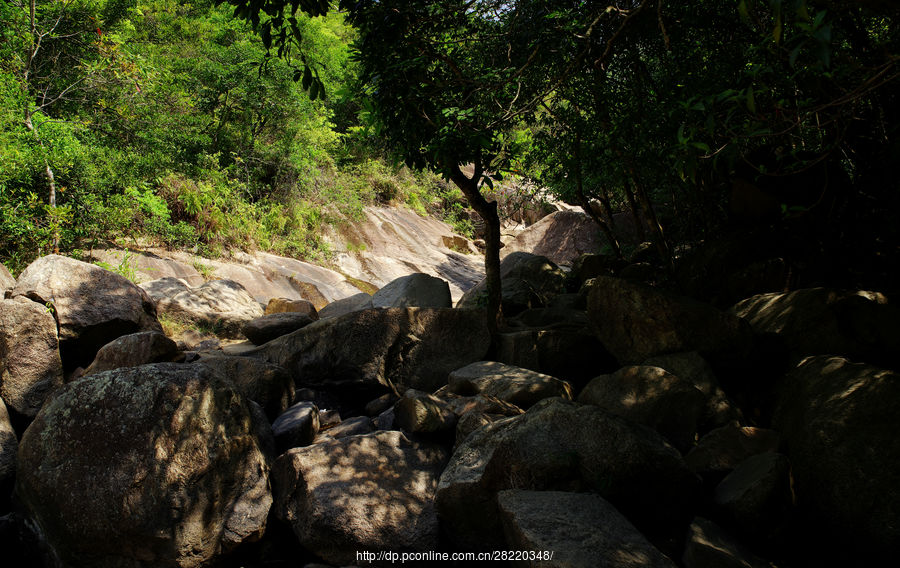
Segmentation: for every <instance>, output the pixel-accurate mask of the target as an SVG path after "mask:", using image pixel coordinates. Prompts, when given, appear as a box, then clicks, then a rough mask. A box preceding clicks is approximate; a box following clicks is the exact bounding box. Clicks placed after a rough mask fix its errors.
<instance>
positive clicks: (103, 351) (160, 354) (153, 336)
mask: <svg viewBox="0 0 900 568" xmlns="http://www.w3.org/2000/svg"><path fill="white" fill-rule="evenodd" d="M177 355H178V347H177V346H176V345H175V342H174V341H172V340H171V339H169V338H168V337H166V336H165V334H163V333H162V332H159V331H140V332H138V333H132V334H129V335H123V336H122V337H119V338H117V339H114V340H112V341H111V342H109V343H107V344H106V345H104V346H103V347H101V348H100V351H97V356H96V357H94V362H93V363H91V365H90V366H89V367H88V368H87V369H85V371H84V374H85V375H93V374H95V373H99V372H101V371H109V370H111V369H119V368H121V367H137V366H138V365H146V364H147V363H165V362H168V361H173V360H175V358H176V356H177Z"/></svg>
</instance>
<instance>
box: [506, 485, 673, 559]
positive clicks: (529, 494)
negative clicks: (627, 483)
mask: <svg viewBox="0 0 900 568" xmlns="http://www.w3.org/2000/svg"><path fill="white" fill-rule="evenodd" d="M497 503H498V506H499V509H500V519H501V522H502V524H503V533H504V535H505V536H506V545H507V549H509V550H525V551H542V552H543V551H547V552H551V551H552V557H551V558H549V559H546V558H544V557H542V558H541V560H537V561H535V562H534V564H536V565H538V566H546V567H548V568H596V567H597V566H615V567H616V568H675V563H674V562H672V561H671V560H669V559H668V558H666V557H665V556H664V555H663V554H662V553H661V552H659V551H658V550H657V549H656V548H654V546H653V545H652V544H650V542H649V541H648V540H647V539H646V538H645V537H644V535H642V534H641V533H640V532H638V530H637V529H636V528H634V525H632V524H631V523H630V522H628V519H626V518H625V517H624V516H623V515H622V514H621V513H619V512H618V511H617V510H616V509H615V507H613V506H612V505H610V504H609V503H608V502H607V501H606V500H605V499H603V498H602V497H600V496H599V495H593V494H585V493H565V492H560V491H523V490H520V489H510V490H506V491H501V492H500V493H498V494H497Z"/></svg>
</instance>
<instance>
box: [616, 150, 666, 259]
mask: <svg viewBox="0 0 900 568" xmlns="http://www.w3.org/2000/svg"><path fill="white" fill-rule="evenodd" d="M626 163H627V166H628V173H629V174H630V175H631V182H632V183H633V184H634V189H635V192H636V193H637V198H638V201H639V202H640V204H641V209H643V210H644V215H645V216H646V219H647V225H648V226H649V229H650V231H651V232H652V233H653V241H654V244H656V250H657V252H658V253H659V258H660V259H661V260H662V261H663V264H664V265H665V267H666V270H668V271H669V273H670V274H674V273H675V265H674V264H673V263H672V253H671V251H670V250H669V243H668V242H667V241H666V237H665V235H664V234H663V228H662V225H660V224H659V219H658V218H657V217H656V212H655V211H654V210H653V204H652V203H651V202H650V196H649V195H647V191H646V190H645V189H644V186H643V184H641V182H640V180H638V179H637V172H635V170H634V166H633V165H632V164H631V163H628V162H626Z"/></svg>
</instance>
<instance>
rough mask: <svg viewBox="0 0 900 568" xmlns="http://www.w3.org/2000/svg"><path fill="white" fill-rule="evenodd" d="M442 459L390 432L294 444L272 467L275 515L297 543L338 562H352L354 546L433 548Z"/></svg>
mask: <svg viewBox="0 0 900 568" xmlns="http://www.w3.org/2000/svg"><path fill="white" fill-rule="evenodd" d="M446 459H447V453H446V451H445V450H443V449H442V448H440V447H439V446H432V445H427V444H418V443H414V442H410V441H409V440H408V439H407V438H406V436H404V435H403V434H402V433H400V432H397V431H393V432H385V431H381V432H374V433H371V434H364V435H359V436H350V437H348V438H340V439H336V440H327V441H324V442H322V443H319V444H315V445H313V446H309V447H306V448H296V449H293V450H290V451H288V452H287V453H285V454H283V455H282V456H281V457H279V458H278V460H276V462H275V466H274V467H273V470H272V486H273V490H274V492H275V514H276V515H277V516H278V517H279V518H280V519H282V520H283V521H285V522H287V523H289V524H290V525H291V527H293V529H294V533H295V534H296V535H297V538H298V539H299V540H300V544H302V545H303V547H304V548H306V549H307V550H310V551H311V552H313V553H315V554H316V555H317V556H319V557H320V558H321V559H323V560H325V561H326V562H329V563H331V564H335V565H339V566H343V565H347V564H352V563H355V562H357V557H356V551H359V550H373V551H374V550H391V551H394V552H407V551H417V552H423V551H429V550H435V549H437V547H438V520H437V516H436V515H435V511H434V503H433V497H434V491H435V489H436V487H437V482H438V476H439V475H440V471H441V469H442V468H443V466H444V464H445V463H446Z"/></svg>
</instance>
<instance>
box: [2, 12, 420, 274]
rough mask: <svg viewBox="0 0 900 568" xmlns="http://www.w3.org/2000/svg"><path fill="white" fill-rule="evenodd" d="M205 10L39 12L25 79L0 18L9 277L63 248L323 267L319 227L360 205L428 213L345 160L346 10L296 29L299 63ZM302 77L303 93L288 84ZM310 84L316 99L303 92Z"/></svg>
mask: <svg viewBox="0 0 900 568" xmlns="http://www.w3.org/2000/svg"><path fill="white" fill-rule="evenodd" d="M213 4H214V3H213V2H211V1H198V2H193V3H191V4H185V3H181V2H176V1H174V0H147V1H145V0H127V1H126V0H108V1H103V0H73V1H71V2H66V3H55V2H49V1H46V0H45V1H39V2H38V3H37V5H38V24H39V25H41V26H45V25H48V24H52V23H53V22H55V21H56V18H60V20H59V22H60V24H59V27H58V31H56V32H54V33H53V34H50V35H48V36H47V37H46V38H44V40H43V41H44V43H43V45H42V47H41V51H40V52H39V55H40V57H38V58H37V59H36V60H35V62H34V68H35V69H39V70H40V73H38V74H37V75H31V76H30V77H29V78H27V79H26V74H25V72H24V70H25V67H26V63H27V49H28V46H29V45H32V44H31V43H30V42H31V41H32V38H31V36H30V32H29V30H30V27H29V23H28V21H27V20H28V18H27V13H26V12H25V11H23V10H22V9H20V8H17V7H16V6H14V5H13V4H10V3H3V4H2V5H0V30H2V32H0V33H2V35H3V37H2V40H3V41H2V42H0V257H2V258H4V259H5V260H6V261H7V262H8V264H10V266H11V267H13V268H14V269H18V270H20V269H21V268H22V267H24V265H26V264H27V263H28V262H30V261H31V260H32V259H33V258H35V257H36V256H39V255H42V254H46V253H48V252H50V251H51V248H52V244H53V241H54V239H55V237H56V235H57V234H58V236H59V238H60V247H61V248H62V249H63V250H75V249H77V248H89V247H94V246H98V245H101V244H108V243H110V242H115V241H117V240H119V239H126V240H128V241H132V242H135V241H140V242H147V241H148V240H149V241H150V242H154V243H155V244H157V245H161V246H167V247H174V248H191V249H195V250H197V251H198V252H200V251H202V252H204V253H209V254H215V253H216V252H218V251H223V250H225V249H227V248H246V249H252V248H262V249H266V250H270V251H273V252H276V253H280V254H288V255H292V256H298V257H302V258H323V257H327V256H328V255H329V254H330V250H329V249H328V246H327V245H326V243H325V241H324V240H323V238H322V234H323V233H324V227H325V226H326V225H328V224H333V223H337V222H339V221H340V220H341V219H344V218H347V217H349V218H351V219H358V218H360V217H361V216H362V212H363V208H364V207H365V206H366V205H367V204H370V203H373V202H375V201H382V202H388V201H391V202H400V203H407V204H408V205H409V206H410V207H412V208H414V209H415V210H417V211H419V212H421V213H424V212H425V210H426V209H427V208H429V207H431V204H432V202H433V201H434V200H433V198H431V197H430V196H429V194H428V191H429V190H430V187H431V186H430V185H429V186H422V185H421V184H420V183H419V182H420V181H422V180H420V179H419V178H418V177H417V176H418V175H419V174H414V173H411V172H404V171H401V170H398V169H397V168H394V167H391V166H389V165H386V164H385V163H384V162H383V161H382V160H380V159H379V158H378V152H377V151H375V152H373V151H370V150H368V149H366V146H367V145H368V141H365V140H357V142H356V143H355V145H354V150H353V152H354V153H356V155H355V156H353V155H351V153H350V151H348V150H346V149H343V147H344V142H343V140H344V139H345V138H344V137H345V135H346V133H347V132H350V131H354V129H357V128H358V126H356V125H358V118H357V111H358V108H359V106H358V104H357V103H356V102H355V99H354V98H353V93H352V91H351V90H350V89H349V88H348V87H349V85H351V84H352V83H353V82H354V81H355V79H354V78H355V66H354V64H353V63H352V62H350V61H349V43H350V42H351V41H352V39H353V38H354V37H355V35H354V32H353V30H352V29H351V28H350V27H349V26H348V25H346V23H345V22H344V19H343V16H342V15H341V14H337V13H333V14H330V15H329V16H328V17H325V18H310V17H308V16H306V15H303V14H300V13H298V14H296V16H295V17H294V18H293V20H292V21H291V22H290V25H291V27H292V29H293V28H296V31H298V32H299V35H298V37H299V38H301V41H302V43H301V44H299V45H300V46H301V47H302V48H303V50H305V51H311V52H315V54H316V61H315V63H314V64H313V63H309V64H307V63H306V62H304V61H302V60H298V59H297V58H296V57H290V56H285V57H282V58H271V57H268V51H269V47H270V46H267V45H266V42H264V41H262V40H261V39H260V38H259V37H258V36H257V35H256V34H255V33H254V32H253V30H252V29H251V26H249V25H248V24H247V23H245V22H243V21H241V20H239V19H234V18H232V16H231V10H230V9H227V8H225V7H223V8H221V9H217V8H215V7H214V6H213ZM42 29H43V28H42ZM96 30H100V32H99V33H98V32H97V31H96ZM64 34H67V35H64ZM297 53H298V54H299V52H297ZM284 55H286V54H284ZM309 66H312V67H313V68H312V69H311V70H310V71H309V73H311V74H312V75H313V78H312V79H310V82H305V81H303V80H302V79H303V77H302V76H301V77H300V78H299V79H298V78H297V77H296V71H297V69H301V71H302V70H303V69H308V68H310V67H309ZM301 75H302V74H301ZM313 79H314V80H313ZM303 83H306V84H305V85H304V84H303ZM313 83H315V84H317V85H318V87H316V89H317V90H318V91H319V93H320V94H321V95H322V96H318V95H317V96H316V97H312V98H311V97H308V96H306V95H305V94H304V92H303V91H304V89H310V88H312V87H311V85H312V84H313ZM67 89H69V90H68V91H67ZM326 92H327V93H328V94H329V96H328V97H327V99H326V98H325V97H324V94H325V93H326ZM41 93H44V94H43V95H42V94H41ZM63 93H65V94H66V95H67V96H60V97H59V98H58V99H56V97H57V96H58V95H61V94H63ZM68 94H77V96H72V97H70V96H68ZM42 97H43V98H42ZM47 100H55V102H52V103H50V104H44V103H45V102H46V101H47ZM40 105H43V106H40ZM25 109H30V110H29V112H31V113H32V118H33V122H34V125H35V127H36V131H37V133H38V134H37V135H34V134H33V133H31V132H29V130H28V128H27V127H26V125H25V123H24V120H23V116H24V113H25ZM338 123H339V125H340V126H336V124H338ZM338 160H339V161H340V162H341V164H340V167H338V165H337V161H338ZM45 165H46V166H49V167H50V168H51V169H52V171H53V172H54V175H55V179H56V186H57V195H56V201H57V207H55V208H54V207H50V206H49V204H48V190H47V188H48V179H47V178H46V176H45Z"/></svg>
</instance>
